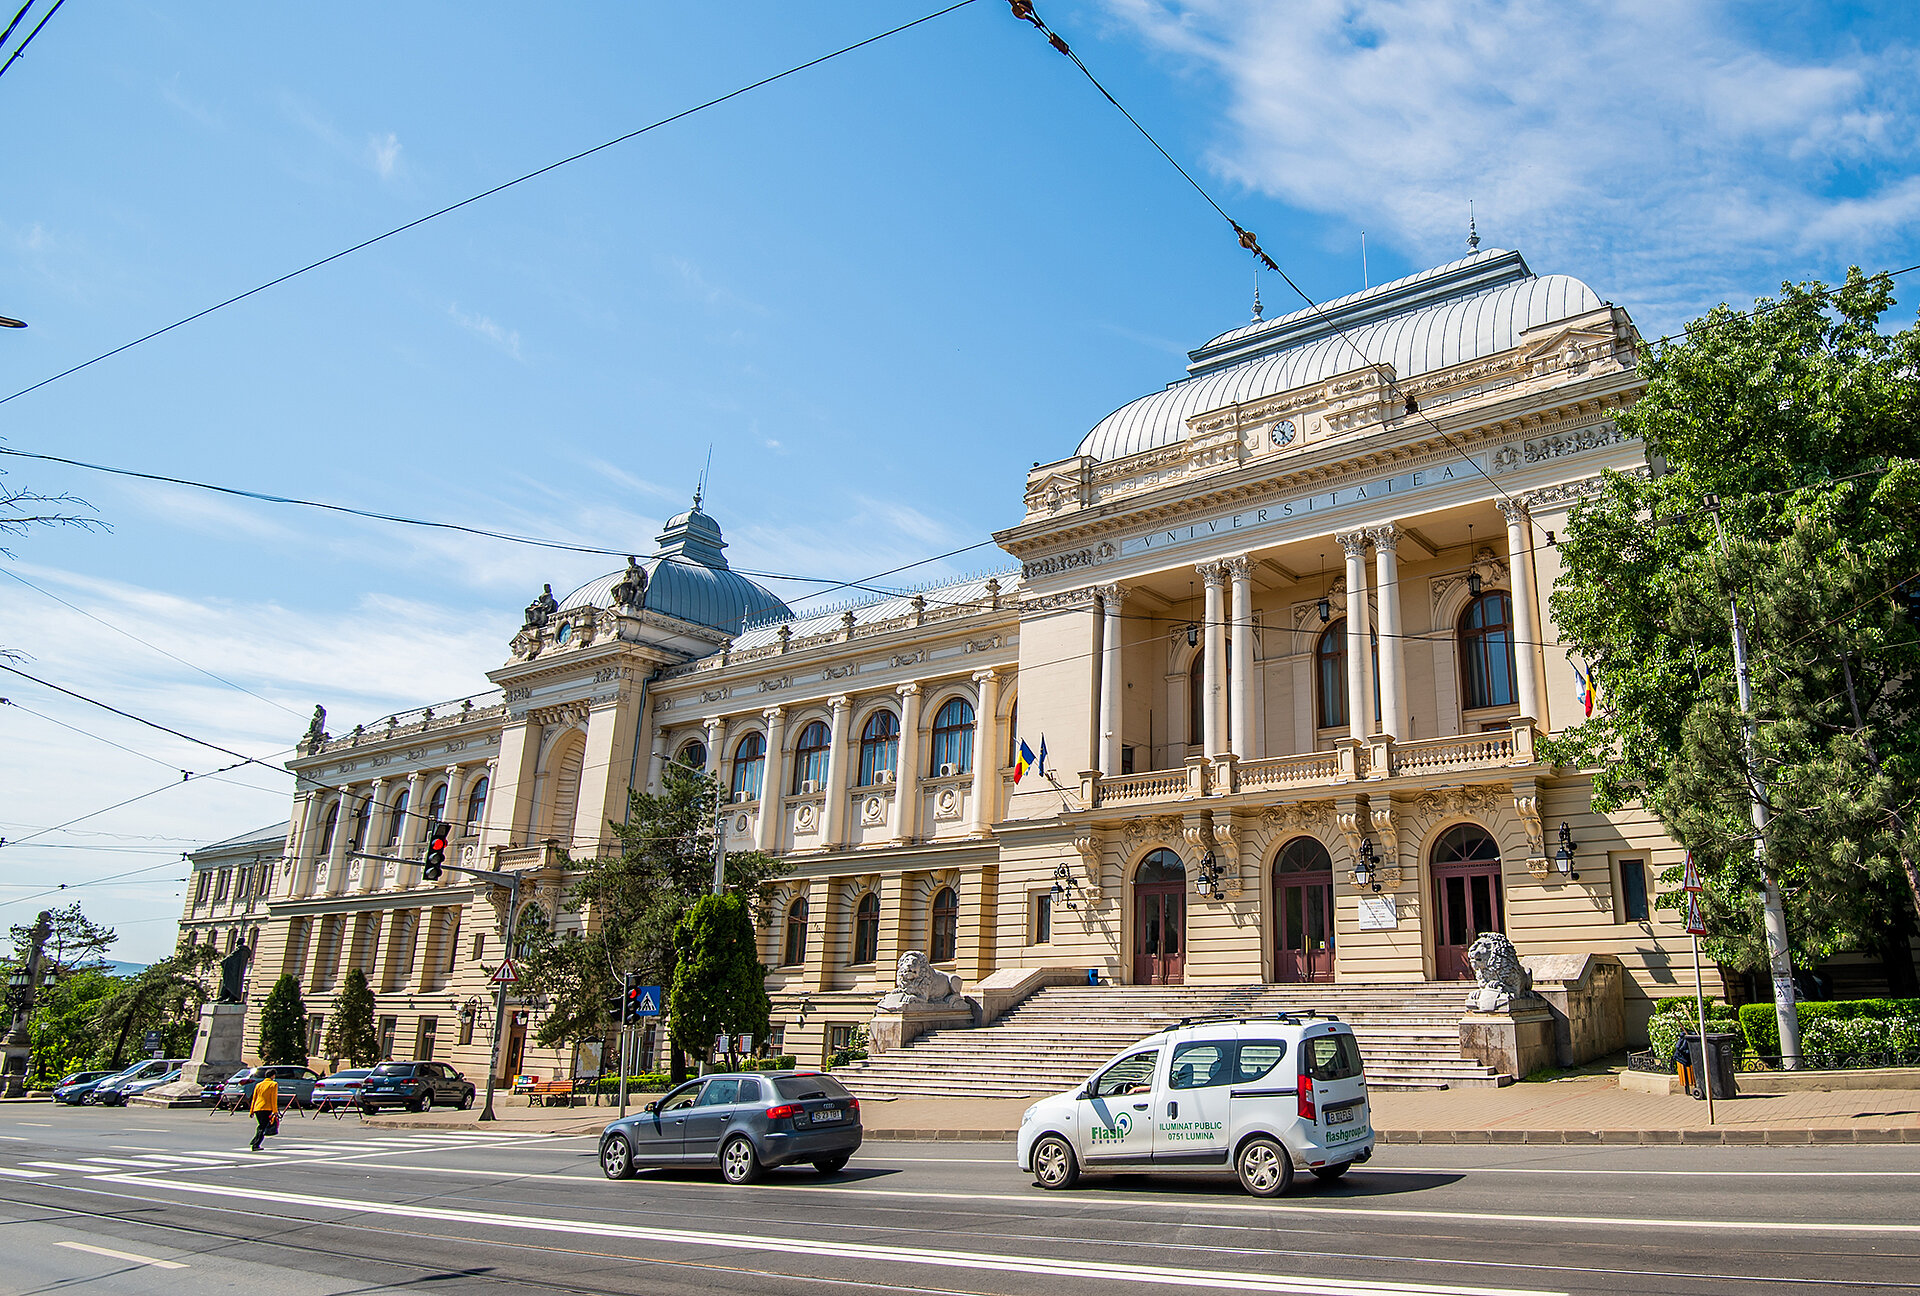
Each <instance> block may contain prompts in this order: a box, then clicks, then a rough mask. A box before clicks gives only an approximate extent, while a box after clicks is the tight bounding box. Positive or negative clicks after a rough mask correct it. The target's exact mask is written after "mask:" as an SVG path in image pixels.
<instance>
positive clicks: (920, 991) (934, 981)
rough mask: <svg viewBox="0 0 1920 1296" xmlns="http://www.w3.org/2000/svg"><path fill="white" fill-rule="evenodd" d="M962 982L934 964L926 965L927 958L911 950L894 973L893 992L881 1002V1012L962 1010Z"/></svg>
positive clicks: (901, 958) (902, 957)
mask: <svg viewBox="0 0 1920 1296" xmlns="http://www.w3.org/2000/svg"><path fill="white" fill-rule="evenodd" d="M961 984H962V983H961V980H960V978H959V977H957V976H949V975H948V974H947V973H945V972H942V971H941V970H940V969H939V968H937V967H935V966H934V965H933V964H931V963H929V962H927V956H926V955H925V954H922V953H921V952H920V951H919V950H908V951H907V952H906V953H905V954H902V955H901V956H900V966H899V968H898V969H897V970H896V971H895V973H894V978H893V992H892V993H891V994H888V995H886V996H885V997H883V998H882V999H881V1000H880V1004H879V1009H880V1011H881V1012H898V1011H899V1010H900V1009H902V1008H905V1007H908V1006H910V1005H915V1004H931V1005H932V1006H934V1007H936V1008H939V1007H959V1006H960V1005H962V1004H964V1003H965V1002H966V999H965V998H964V997H962V995H961V993H960V987H961Z"/></svg>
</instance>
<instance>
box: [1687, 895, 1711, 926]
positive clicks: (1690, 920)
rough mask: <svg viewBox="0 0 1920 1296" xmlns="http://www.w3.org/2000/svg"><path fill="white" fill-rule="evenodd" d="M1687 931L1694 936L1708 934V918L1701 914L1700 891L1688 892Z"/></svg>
mask: <svg viewBox="0 0 1920 1296" xmlns="http://www.w3.org/2000/svg"><path fill="white" fill-rule="evenodd" d="M1687 931H1688V932H1689V933H1690V934H1692V935H1694V936H1705V935H1706V934H1707V920H1706V919H1705V918H1704V917H1702V916H1701V914H1700V893H1699V892H1698V891H1689V892H1687Z"/></svg>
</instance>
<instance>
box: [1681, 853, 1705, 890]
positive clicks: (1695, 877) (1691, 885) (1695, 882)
mask: <svg viewBox="0 0 1920 1296" xmlns="http://www.w3.org/2000/svg"><path fill="white" fill-rule="evenodd" d="M1680 886H1681V888H1682V889H1683V890H1687V891H1698V890H1699V889H1700V870H1699V869H1697V868H1695V867H1694V866H1693V852H1692V851H1688V852H1687V864H1686V873H1685V874H1684V875H1683V876H1682V877H1681V879H1680Z"/></svg>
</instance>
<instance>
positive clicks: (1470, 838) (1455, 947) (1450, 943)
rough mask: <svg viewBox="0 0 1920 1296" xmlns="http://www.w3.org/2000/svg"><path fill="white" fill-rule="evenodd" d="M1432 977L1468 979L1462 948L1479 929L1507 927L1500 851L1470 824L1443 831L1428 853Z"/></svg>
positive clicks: (1470, 970)
mask: <svg viewBox="0 0 1920 1296" xmlns="http://www.w3.org/2000/svg"><path fill="white" fill-rule="evenodd" d="M1433 893H1434V894H1433V900H1434V906H1433V908H1434V916H1435V921H1436V924H1437V925H1436V926H1435V928H1434V936H1433V963H1434V969H1433V970H1434V975H1435V976H1436V977H1438V978H1439V979H1440V980H1442V981H1471V980H1472V979H1473V965H1472V964H1470V963H1469V962H1468V961H1467V949H1468V947H1469V946H1471V945H1472V944H1473V941H1474V938H1475V937H1477V936H1479V935H1480V934H1481V933H1482V932H1504V931H1506V929H1507V920H1506V912H1505V909H1506V906H1505V904H1504V903H1503V901H1502V897H1501V894H1500V849H1499V847H1498V846H1496V845H1494V842H1493V838H1491V837H1489V836H1488V835H1487V834H1486V831H1485V830H1484V829H1481V828H1479V827H1477V826H1475V825H1473V824H1459V825H1456V826H1455V827H1453V828H1450V829H1448V830H1447V832H1446V834H1445V835H1444V836H1443V837H1441V839H1440V842H1439V844H1438V845H1436V846H1435V847H1434V852H1433Z"/></svg>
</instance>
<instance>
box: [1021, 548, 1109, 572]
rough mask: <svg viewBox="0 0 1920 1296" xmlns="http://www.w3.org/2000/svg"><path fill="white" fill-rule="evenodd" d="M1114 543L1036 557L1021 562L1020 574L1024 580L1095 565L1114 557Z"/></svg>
mask: <svg viewBox="0 0 1920 1296" xmlns="http://www.w3.org/2000/svg"><path fill="white" fill-rule="evenodd" d="M1113 554H1114V548H1113V545H1112V544H1110V543H1108V542H1106V541H1102V542H1101V543H1100V544H1097V545H1090V546H1088V547H1087V548H1085V549H1075V550H1073V551H1071V552H1069V553H1057V554H1048V555H1047V556H1046V557H1044V558H1035V559H1033V560H1032V561H1031V562H1025V563H1022V564H1020V575H1021V578H1022V579H1024V580H1033V579H1034V578H1036V577H1039V576H1054V575H1058V574H1059V573H1060V572H1065V571H1073V570H1075V569H1076V568H1080V567H1094V566H1098V565H1099V564H1100V563H1103V562H1105V561H1107V560H1108V559H1109V558H1111V557H1113Z"/></svg>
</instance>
